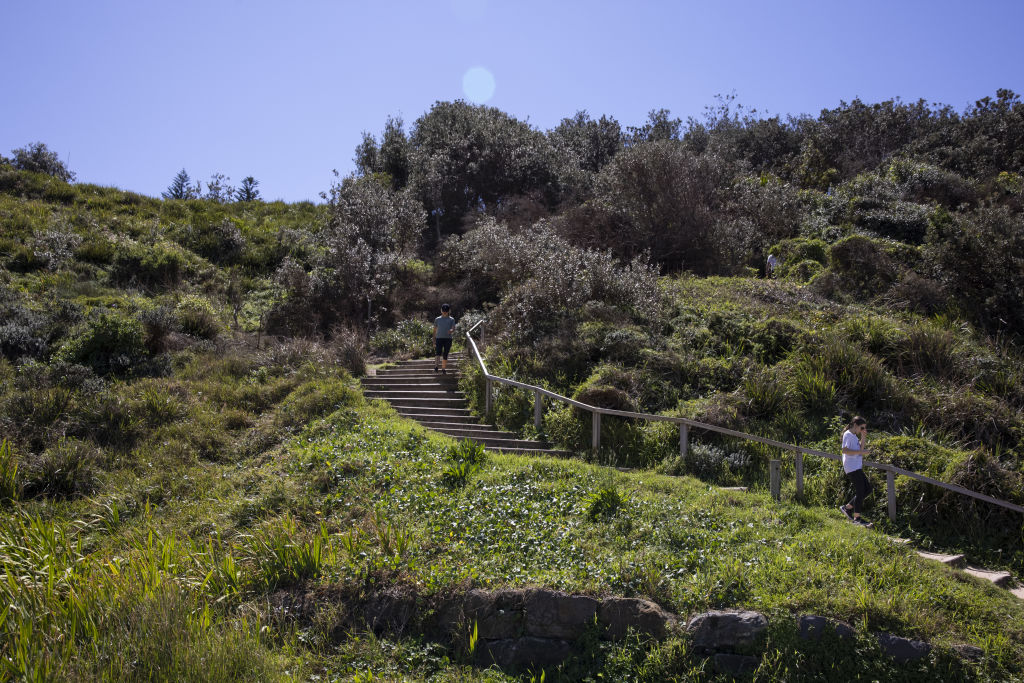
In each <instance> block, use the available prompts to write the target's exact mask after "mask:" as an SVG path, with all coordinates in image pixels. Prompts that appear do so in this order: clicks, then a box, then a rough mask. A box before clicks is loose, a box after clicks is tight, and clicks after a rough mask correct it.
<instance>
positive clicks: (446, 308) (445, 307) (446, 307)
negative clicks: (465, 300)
mask: <svg viewBox="0 0 1024 683" xmlns="http://www.w3.org/2000/svg"><path fill="white" fill-rule="evenodd" d="M450 310H452V307H451V306H449V305H448V304H441V312H442V313H447V312H448V311H450Z"/></svg>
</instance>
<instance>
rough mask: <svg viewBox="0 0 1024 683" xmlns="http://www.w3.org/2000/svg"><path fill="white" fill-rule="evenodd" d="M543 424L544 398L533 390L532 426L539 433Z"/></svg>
mask: <svg viewBox="0 0 1024 683" xmlns="http://www.w3.org/2000/svg"><path fill="white" fill-rule="evenodd" d="M543 424H544V398H543V395H542V394H541V393H540V392H539V391H537V390H536V389H534V391H533V426H534V427H536V428H537V431H538V432H539V431H540V428H541V425H543Z"/></svg>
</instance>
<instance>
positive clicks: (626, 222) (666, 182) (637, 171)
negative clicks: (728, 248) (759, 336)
mask: <svg viewBox="0 0 1024 683" xmlns="http://www.w3.org/2000/svg"><path fill="white" fill-rule="evenodd" d="M729 179H730V173H729V171H728V167H727V165H726V164H725V163H723V162H722V160H721V159H719V158H717V157H714V156H708V155H695V154H693V153H692V152H690V151H688V150H687V149H686V148H685V147H684V145H683V144H682V143H681V142H679V141H676V140H660V141H656V142H647V143H644V144H641V145H638V146H635V147H631V148H629V149H627V150H625V151H624V152H622V153H621V154H619V155H617V156H616V157H615V159H613V160H612V162H611V163H610V164H608V166H606V167H605V169H604V170H603V171H602V172H601V174H600V176H599V177H598V179H597V185H596V190H595V194H596V198H595V200H594V201H593V202H590V203H588V205H587V206H585V207H584V208H583V211H589V212H590V213H589V215H587V216H586V219H585V220H582V221H580V220H577V221H576V224H577V230H590V231H591V233H592V234H590V235H589V237H587V238H586V241H587V242H588V243H589V244H590V245H591V246H594V247H599V248H602V249H605V248H609V249H612V250H613V251H614V252H615V253H616V254H617V255H618V256H619V257H620V258H621V259H623V260H624V261H631V260H633V259H634V258H637V257H639V256H641V255H643V254H644V253H645V252H650V255H651V258H652V259H653V260H654V261H656V262H658V263H659V264H661V265H662V266H663V267H665V268H666V269H668V270H680V269H684V268H685V269H688V270H693V271H695V272H698V273H711V272H715V271H716V267H717V264H716V259H717V257H716V256H715V254H716V253H717V248H716V245H715V244H714V240H715V236H714V227H715V225H716V221H717V220H718V217H719V214H720V210H721V207H722V197H723V194H724V193H723V190H724V188H725V187H726V185H727V184H728V181H729Z"/></svg>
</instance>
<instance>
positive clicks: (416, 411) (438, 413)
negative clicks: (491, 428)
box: [394, 406, 477, 421]
mask: <svg viewBox="0 0 1024 683" xmlns="http://www.w3.org/2000/svg"><path fill="white" fill-rule="evenodd" d="M394 408H395V412H396V413H398V414H399V415H401V416H402V417H411V416H412V415H418V416H427V415H429V416H431V417H457V416H462V417H471V418H473V420H474V421H476V419H477V417H476V415H474V414H473V413H471V412H469V408H432V407H429V406H409V407H403V406H394Z"/></svg>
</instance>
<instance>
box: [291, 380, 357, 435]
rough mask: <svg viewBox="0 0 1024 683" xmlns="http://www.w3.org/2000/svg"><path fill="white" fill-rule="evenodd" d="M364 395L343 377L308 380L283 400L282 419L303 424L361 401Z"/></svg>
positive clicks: (294, 423)
mask: <svg viewBox="0 0 1024 683" xmlns="http://www.w3.org/2000/svg"><path fill="white" fill-rule="evenodd" d="M361 396H362V395H361V394H360V393H359V392H358V391H356V390H355V389H353V388H352V387H351V386H350V385H349V383H348V382H347V381H345V380H343V379H334V378H328V379H321V380H313V381H309V382H305V383H303V384H301V385H299V386H298V387H296V388H295V390H294V391H292V392H291V393H290V394H288V396H287V398H285V399H284V401H283V402H282V403H281V407H280V409H279V416H280V417H279V418H278V419H279V422H280V423H281V424H283V425H284V426H286V427H292V426H296V425H301V424H303V423H305V422H309V421H310V420H313V419H315V418H317V417H321V416H324V415H328V414H330V413H333V412H334V411H335V410H338V409H339V408H343V407H345V406H353V405H357V404H358V403H359V402H360V400H361Z"/></svg>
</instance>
